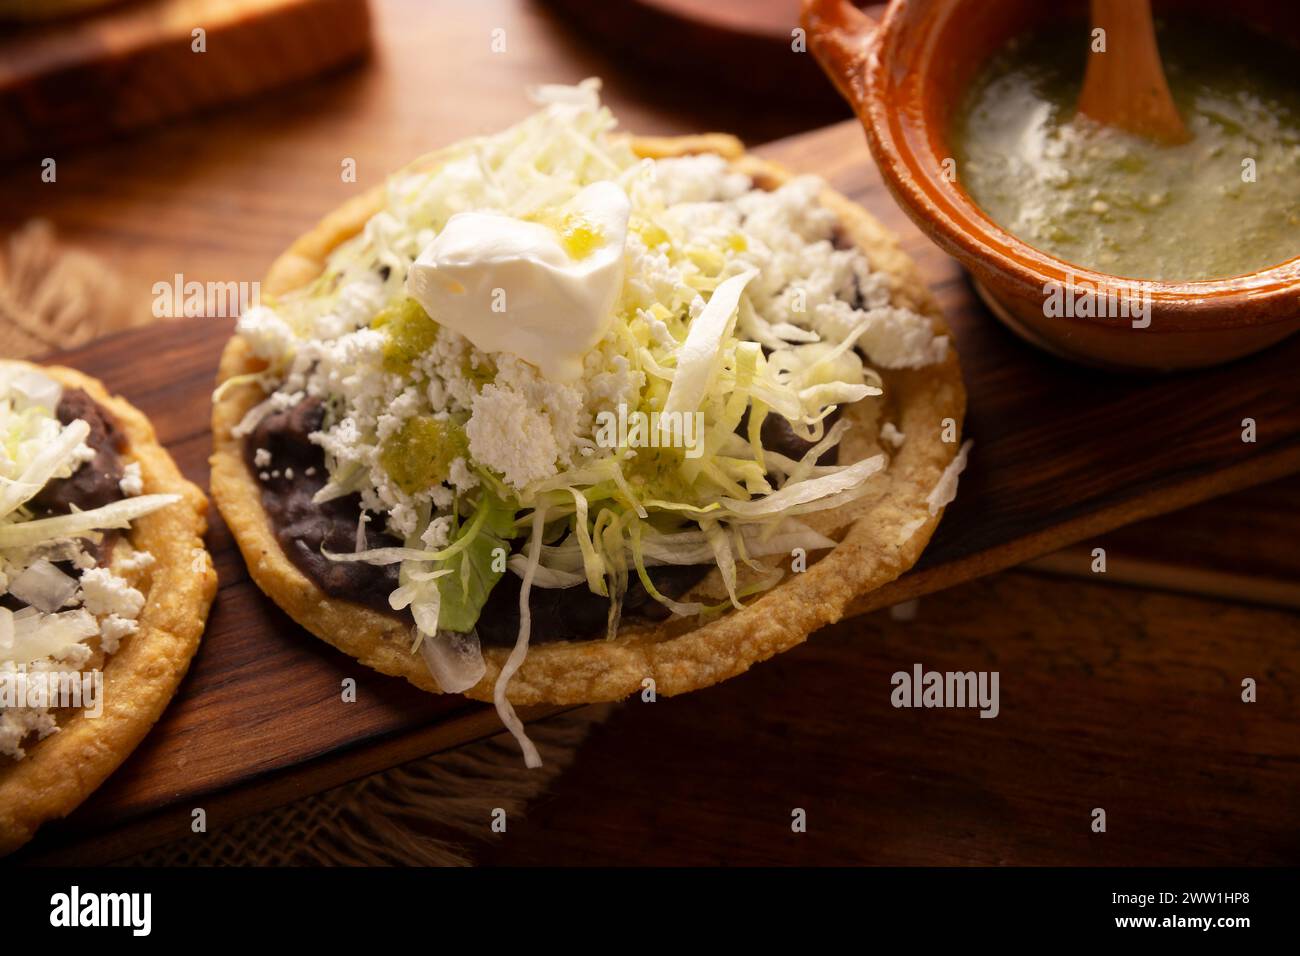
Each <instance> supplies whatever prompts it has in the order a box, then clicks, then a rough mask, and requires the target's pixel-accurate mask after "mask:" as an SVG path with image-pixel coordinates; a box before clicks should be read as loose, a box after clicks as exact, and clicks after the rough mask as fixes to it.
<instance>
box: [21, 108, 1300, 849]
mask: <svg viewBox="0 0 1300 956" xmlns="http://www.w3.org/2000/svg"><path fill="white" fill-rule="evenodd" d="M758 152H760V153H762V154H763V155H766V156H768V157H770V158H772V159H774V160H776V161H778V162H782V163H784V164H786V165H788V166H790V167H792V168H794V169H797V170H802V171H808V172H818V173H820V174H821V175H823V176H825V177H826V178H827V179H829V180H830V181H831V183H832V184H833V185H835V186H836V187H837V188H839V189H841V190H842V191H844V192H846V193H847V194H848V195H850V196H851V197H853V198H854V199H856V200H858V201H859V202H861V203H862V204H863V205H865V206H866V207H867V208H868V209H869V210H871V211H872V212H873V213H874V214H875V215H876V216H878V217H879V218H880V219H881V220H883V221H884V222H885V223H886V224H887V225H889V226H890V227H891V228H893V229H895V230H896V231H897V232H898V233H899V234H900V235H901V237H902V240H903V244H904V247H905V248H906V249H907V251H908V252H909V253H910V254H911V255H912V256H913V257H914V258H915V259H916V260H917V262H918V263H919V265H920V267H921V269H922V272H923V274H924V276H925V278H926V280H927V281H928V282H929V283H930V284H931V285H932V287H933V288H934V289H935V291H936V293H937V294H938V296H939V298H940V301H941V303H942V305H943V307H944V310H945V312H946V314H947V316H948V320H949V322H950V324H951V325H952V327H953V330H954V334H955V338H956V345H957V349H958V351H959V353H960V354H961V357H962V363H963V367H964V370H965V377H966V384H967V388H968V390H969V393H970V410H969V414H968V417H967V422H966V431H967V434H968V436H969V437H971V438H973V439H974V441H975V447H974V450H973V452H972V455H971V463H970V467H969V469H968V470H967V472H966V474H965V476H964V477H963V478H962V481H961V491H960V494H959V496H958V499H957V501H956V503H955V504H954V505H952V506H951V507H950V508H949V510H948V513H947V514H946V515H945V517H944V520H943V523H942V525H941V526H940V529H939V531H938V533H937V534H936V536H935V538H934V540H933V542H932V543H931V545H930V548H929V549H928V550H927V551H926V553H925V555H924V556H923V558H922V560H921V563H920V564H919V565H918V567H917V568H916V569H915V570H914V571H913V572H912V573H910V574H908V575H906V576H905V577H904V578H902V579H900V580H899V581H898V582H896V583H895V584H893V585H890V586H889V587H887V588H884V589H882V590H881V591H880V592H877V593H876V594H873V595H870V596H868V597H866V598H864V599H863V600H861V601H860V602H859V603H858V605H857V606H856V608H855V610H856V611H865V610H868V609H871V608H875V607H881V606H885V605H888V604H892V603H896V602H898V601H902V600H906V599H908V598H911V597H915V596H918V595H921V594H925V593H929V592H932V591H935V590H939V589H941V588H945V587H948V586H950V585H952V584H954V583H957V582H959V581H963V580H968V579H971V578H974V577H977V576H980V575H983V574H988V573H990V572H992V571H995V570H999V569H1002V568H1005V567H1008V566H1010V565H1012V564H1016V563H1019V562H1021V561H1025V560H1028V559H1030V558H1033V557H1036V556H1039V555H1042V554H1046V553H1048V552H1053V551H1057V550H1058V549H1061V548H1063V547H1065V546H1067V545H1070V544H1075V543H1079V542H1084V543H1087V542H1088V541H1089V540H1090V539H1092V538H1094V537H1095V536H1097V535H1100V534H1101V533H1102V532H1104V531H1106V530H1108V529H1112V528H1116V527H1119V526H1121V525H1124V524H1127V523H1129V522H1132V521H1135V520H1137V519H1139V518H1143V517H1147V516H1150V515H1154V514H1159V513H1162V512H1165V511H1169V510H1173V509H1175V508H1180V507H1183V506H1186V505H1189V504H1192V503H1194V502H1197V501H1200V500H1204V499H1206V498H1209V497H1212V496H1214V495H1218V494H1222V493H1225V492H1228V491H1232V490H1236V489H1239V488H1243V487H1246V486H1249V485H1252V484H1254V483H1258V482H1264V481H1267V480H1270V479H1273V478H1276V477H1279V476H1281V475H1284V474H1289V473H1292V472H1296V471H1300V376H1297V375H1296V374H1295V369H1296V367H1297V366H1298V365H1300V337H1297V338H1294V339H1292V340H1290V341H1289V342H1285V343H1283V344H1282V345H1280V346H1278V347H1277V348H1275V349H1273V350H1272V351H1270V352H1268V353H1265V354H1263V355H1259V356H1256V357H1254V358H1251V359H1247V360H1243V361H1239V362H1236V363H1234V364H1232V365H1229V366H1225V367H1223V368H1219V369H1211V370H1207V371H1201V372H1195V373H1184V374H1179V375H1172V376H1165V377H1150V378H1137V377H1124V376H1119V375H1114V374H1108V373H1101V372H1096V371H1091V370H1086V369H1081V368H1076V367H1075V366H1072V365H1069V364H1067V363H1065V362H1062V361H1060V360H1058V359H1055V358H1052V357H1050V356H1047V355H1045V354H1043V353H1042V352H1039V351H1037V350H1036V349H1034V348H1032V347H1030V346H1028V345H1025V344H1023V343H1022V342H1020V341H1019V340H1018V339H1016V338H1015V337H1013V336H1012V335H1011V334H1010V333H1008V332H1007V331H1005V330H1004V329H1003V328H1002V327H1001V326H1000V325H998V324H997V323H996V321H995V320H994V319H993V318H992V317H991V316H990V315H989V314H988V312H987V311H986V310H985V309H984V307H983V306H982V305H980V304H979V302H978V301H977V299H976V298H975V296H974V293H973V291H972V289H971V287H970V285H969V283H968V282H967V280H966V278H965V277H964V275H963V274H962V273H961V272H960V270H959V269H958V268H957V266H956V264H955V263H954V262H953V261H952V260H950V259H949V258H948V257H947V256H945V255H943V254H942V253H941V252H939V251H938V250H937V249H936V248H934V247H933V246H931V245H930V244H929V243H928V242H927V241H926V240H925V239H924V238H923V237H922V236H921V235H920V233H919V232H918V231H917V230H916V229H915V228H914V227H913V226H912V225H911V223H910V222H909V221H908V220H907V219H906V217H905V216H904V215H903V214H902V213H901V212H900V211H899V210H898V208H897V207H896V206H895V205H894V203H893V202H892V200H891V199H890V198H889V196H888V195H887V193H886V192H885V189H884V186H883V185H882V183H881V181H880V179H879V176H878V174H877V173H876V171H875V169H874V167H872V165H871V164H870V161H869V159H868V157H867V153H866V150H865V147H864V145H863V143H862V135H861V130H860V129H859V128H858V127H857V126H856V125H855V124H853V123H844V124H839V125H837V126H833V127H829V128H827V129H824V130H821V131H818V132H815V133H810V134H807V135H804V136H799V137H795V138H792V139H788V140H783V141H781V142H778V143H774V144H771V145H770V146H768V147H765V148H763V149H760V150H758ZM401 159H402V158H401V157H394V165H397V164H398V163H399V162H400V161H401ZM326 211H327V210H324V209H322V210H321V212H322V213H324V212H326ZM231 326H232V323H231V321H230V320H208V319H190V320H183V321H175V322H169V323H164V324H160V325H156V326H152V327H149V328H146V329H141V330H136V331H132V332H126V333H122V334H119V335H117V336H114V337H111V338H108V339H103V340H100V341H99V342H96V343H94V344H91V345H89V346H87V347H84V348H81V349H78V350H76V351H73V352H69V353H66V354H64V355H61V356H55V357H54V358H55V359H56V360H58V361H62V362H65V363H67V364H69V365H73V366H75V367H77V368H80V369H83V370H85V371H87V372H89V373H91V374H93V375H97V376H99V377H100V378H102V379H103V380H104V381H105V382H106V383H107V384H108V386H109V388H110V389H112V390H115V391H119V392H121V393H122V394H123V395H125V396H126V397H127V398H128V399H129V400H131V401H132V402H134V403H135V404H136V405H138V406H139V407H140V408H142V409H143V410H144V411H145V412H146V413H147V414H149V415H150V416H151V417H152V418H153V421H154V423H155V426H156V428H157V430H158V433H159V436H160V437H161V439H162V441H163V442H164V444H166V445H167V446H168V447H169V448H170V449H171V451H172V453H173V454H174V455H175V456H176V458H177V460H178V461H179V463H180V465H181V467H182V469H183V470H184V472H185V473H186V474H187V475H188V476H189V477H190V478H192V479H193V480H195V481H197V482H198V483H199V484H200V485H206V481H207V455H208V450H209V434H208V407H209V404H208V403H209V396H210V392H211V389H212V385H213V376H214V373H215V369H216V363H217V356H218V354H219V353H220V350H221V347H222V345H223V343H224V342H225V340H226V338H227V337H228V336H229V334H230V331H231ZM1143 334H1158V330H1157V331H1153V332H1151V333H1143ZM1135 347H1140V342H1139V341H1137V340H1136V338H1135ZM1247 417H1249V418H1253V419H1254V420H1255V422H1256V428H1257V436H1258V437H1257V441H1256V442H1254V443H1251V444H1246V443H1243V442H1242V440H1241V431H1242V426H1241V422H1242V420H1243V419H1244V418H1247ZM211 517H212V526H213V527H212V531H211V533H210V535H209V543H210V547H211V549H212V550H213V552H214V554H215V557H216V563H217V570H218V573H219V574H220V576H221V589H220V592H219V595H218V598H217V602H216V604H215V606H214V608H213V613H212V617H211V620H210V623H209V627H208V631H207V635H206V637H205V639H204V643H203V647H202V648H201V650H200V651H199V654H198V656H197V657H196V658H195V661H194V665H193V667H192V669H191V672H190V675H189V676H188V677H187V679H186V681H185V683H184V685H183V686H182V688H181V691H180V693H179V694H178V695H177V697H176V699H175V700H174V701H173V702H172V705H171V707H170V708H169V710H168V711H167V713H166V714H165V715H164V716H163V718H162V720H161V721H160V722H159V724H158V726H157V727H156V728H155V729H154V731H153V733H152V734H151V735H150V736H149V738H148V739H147V740H146V741H145V742H144V744H143V745H142V746H141V747H140V749H139V750H138V751H137V752H136V754H135V755H133V756H132V758H131V759H130V760H129V761H128V762H127V763H126V764H125V765H124V766H123V767H122V768H121V769H120V770H119V771H118V773H117V774H116V775H114V777H113V778H112V779H111V780H110V781H109V782H108V783H107V784H106V785H105V786H104V787H103V788H102V789H101V790H100V791H99V792H98V793H97V794H95V795H94V796H92V797H91V798H90V800H89V801H87V803H86V804H85V805H84V806H83V807H82V809H81V810H80V811H78V812H77V813H76V814H74V815H73V817H71V818H70V819H69V820H67V821H64V822H63V823H61V824H58V825H52V826H50V827H48V828H47V830H46V832H43V833H42V834H41V835H40V836H38V838H37V840H36V841H35V842H34V844H33V845H32V846H31V847H29V849H28V850H27V851H26V852H25V854H24V857H25V858H28V859H33V858H36V859H42V860H46V861H49V860H62V861H78V862H82V861H90V860H102V859H109V858H113V857H116V856H121V855H125V854H126V853H128V852H131V851H133V850H138V849H143V848H145V847H147V846H149V845H153V844H156V843H159V842H163V841H166V840H169V839H173V838H176V837H179V836H183V835H185V834H187V833H188V832H189V821H190V813H191V811H192V809H193V808H196V807H203V808H204V809H205V810H206V811H207V814H208V826H209V829H215V828H216V827H219V826H220V825H221V824H222V823H224V822H228V821H229V820H232V819H235V818H237V817H239V816H243V815H246V814H248V813H252V812H256V811H258V810H260V809H264V808H266V807H269V806H273V805H276V804H279V803H283V802H286V801H288V800H290V799H292V798H294V797H297V796H301V795H303V794H306V793H310V792H315V791H319V790H322V789H325V788H327V787H330V786H334V785H336V784H339V783H342V782H345V781H347V780H350V779H355V778H356V777H359V776H362V775H365V774H368V773H371V772H374V771H376V770H379V769H382V768H384V767H388V766H393V765H395V764H397V763H400V762H403V761H405V760H408V759H412V758H414V757H416V756H419V755H422V754H427V753H432V752H436V751H438V750H441V749H444V748H448V747H452V746H455V745H457V744H460V743H463V742H466V741H469V740H472V739H476V738H478V737H480V736H483V735H485V734H489V733H493V732H495V731H496V730H498V729H499V727H498V725H497V723H496V717H495V714H494V713H493V711H492V710H491V709H490V708H487V707H485V706H483V705H479V704H473V703H469V702H467V701H464V700H463V699H461V698H459V697H449V698H439V697H432V696H429V695H425V694H422V693H420V692H418V691H416V690H414V689H413V688H410V687H408V686H407V685H406V684H404V683H403V682H401V681H398V680H394V679H390V678H385V677H381V676H379V675H377V674H374V673H372V672H370V671H369V670H367V669H365V668H362V667H359V666H358V665H356V664H355V662H353V661H352V660H351V659H350V658H347V657H344V656H343V655H341V654H339V653H337V652H335V651H333V650H332V649H331V648H329V647H327V646H326V645H324V644H323V643H322V642H320V641H318V640H316V639H315V638H312V637H311V636H310V635H308V634H306V633H305V632H304V631H302V630H301V629H300V628H298V627H297V626H296V625H294V624H293V623H292V622H291V621H290V620H289V619H288V618H287V617H285V616H284V615H283V614H282V613H280V612H279V611H278V610H277V609H276V608H275V607H274V606H273V605H272V604H271V603H270V602H269V601H268V600H266V599H265V598H264V597H263V596H262V595H261V593H260V592H259V591H258V590H257V589H256V588H255V587H254V586H253V585H252V583H251V582H250V580H249V578H248V576H247V572H246V571H245V569H244V565H243V562H242V560H241V559H240V557H239V554H238V552H237V550H236V549H235V547H234V544H233V542H232V540H231V538H230V536H229V533H228V532H227V531H226V529H225V527H224V526H223V525H222V523H221V521H220V517H219V516H218V515H217V514H216V513H215V510H214V512H213V514H212V516H211ZM1079 560H1080V561H1087V560H1090V556H1089V554H1088V552H1087V551H1086V550H1084V551H1083V552H1081V553H1080V556H1079ZM845 626H848V625H840V626H839V630H841V631H842V630H843V628H844V627H845ZM816 639H817V638H816V636H814V637H813V640H816ZM759 666H760V667H762V668H780V667H781V666H782V660H781V659H780V658H777V659H776V660H774V661H769V662H767V663H764V664H761V665H759ZM346 677H353V678H355V679H356V681H357V685H358V691H359V693H358V700H357V702H356V703H353V704H343V703H341V701H340V690H339V689H340V683H341V681H342V680H343V679H344V678H346ZM705 693H708V692H707V691H706V692H705ZM532 716H533V717H536V716H538V714H537V713H536V712H534V713H533V714H532Z"/></svg>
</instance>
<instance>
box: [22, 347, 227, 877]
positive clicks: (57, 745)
mask: <svg viewBox="0 0 1300 956" xmlns="http://www.w3.org/2000/svg"><path fill="white" fill-rule="evenodd" d="M24 364H26V363H24ZM32 367H33V368H36V369H38V370H39V371H41V372H44V373H45V374H47V375H49V376H50V377H51V378H54V379H57V380H58V381H59V382H61V383H63V385H64V386H66V387H68V388H82V389H85V391H86V392H87V393H88V394H89V395H90V397H91V398H93V399H94V400H95V401H96V402H97V403H98V404H99V405H100V407H102V408H104V409H107V410H108V411H109V412H110V413H111V414H112V415H113V416H114V417H115V418H116V419H117V422H118V424H119V425H120V426H121V428H122V432H123V433H124V434H125V435H126V440H127V444H126V449H125V451H124V452H123V453H122V457H123V458H124V459H126V460H128V461H137V462H139V463H140V473H141V476H142V477H143V478H144V491H145V493H146V494H178V495H180V496H181V500H180V501H177V502H176V503H175V504H173V505H170V506H168V507H166V508H162V509H160V510H158V511H155V512H153V513H152V514H148V515H145V516H144V517H143V518H137V519H136V520H135V521H133V522H132V523H131V531H130V535H129V537H128V539H127V540H128V541H129V543H130V544H131V546H132V547H133V548H136V549H138V550H141V551H149V552H151V553H152V554H153V556H154V559H155V560H154V563H153V565H152V566H151V567H149V568H147V569H145V570H144V571H142V572H141V573H140V575H139V576H138V577H134V576H133V580H132V583H133V585H134V586H135V587H137V588H139V589H140V591H141V592H143V593H144V595H145V598H146V601H145V606H144V609H143V610H141V612H140V616H139V618H138V621H139V625H140V626H139V629H138V630H137V631H136V633H134V634H131V635H129V636H127V637H124V638H123V639H122V643H121V646H120V647H119V648H118V650H117V652H116V653H115V654H113V655H111V656H110V657H109V658H108V660H107V663H105V664H104V665H103V673H104V692H103V706H104V712H103V713H102V714H101V715H100V716H99V717H98V718H95V719H91V718H90V717H87V716H86V715H85V714H84V713H82V712H80V711H78V712H75V713H70V714H69V713H64V712H59V716H58V724H59V730H58V732H57V733H54V734H51V735H50V736H49V737H46V738H45V739H44V740H41V741H38V742H37V743H34V744H31V745H28V746H27V747H26V748H25V749H26V751H27V756H26V757H24V758H23V759H22V760H12V759H10V758H8V757H0V856H2V855H4V854H6V853H10V852H12V851H13V850H15V849H17V848H18V847H20V846H22V845H23V844H24V843H26V842H27V841H28V840H30V839H31V837H32V835H33V834H34V833H35V832H36V829H37V827H39V826H40V825H41V824H42V823H44V822H45V821H46V820H53V819H57V818H59V817H64V816H67V815H68V814H69V813H71V812H72V811H73V810H74V809H75V808H76V807H77V806H78V805H80V803H81V802H82V801H83V800H85V799H86V797H88V796H89V795H90V794H91V792H93V791H94V790H95V789H96V788H97V787H99V785H100V784H101V783H103V782H104V780H105V779H106V778H107V777H108V775H109V774H111V773H112V772H113V771H114V770H116V769H117V767H118V766H119V765H120V764H121V763H122V762H123V761H124V760H125V759H126V758H127V757H128V756H129V755H130V754H131V751H133V750H134V749H135V748H136V745H137V744H139V743H140V741H141V740H143V739H144V737H145V734H147V733H148V732H149V729H150V728H151V727H153V725H154V723H155V722H156V721H157V720H158V718H159V717H160V716H161V715H162V712H163V710H164V709H165V708H166V706H167V703H168V701H170V700H171V698H172V695H173V694H174V693H175V692H176V688H177V686H178V685H179V684H180V682H181V678H182V677H184V676H185V671H186V669H187V668H188V667H189V664H190V659H191V658H192V657H193V656H194V652H195V651H196V650H198V647H199V637H200V636H201V635H202V633H203V623H204V621H205V620H206V619H207V616H208V608H209V607H210V606H211V604H212V599H213V597H214V596H215V594H216V591H217V573H216V571H215V570H213V567H212V559H211V557H210V556H209V555H208V552H207V550H206V549H205V548H204V547H203V533H204V531H205V530H206V529H207V518H206V514H207V510H208V500H207V498H206V497H205V496H204V494H203V492H202V491H200V490H199V489H198V488H197V487H196V486H195V485H193V484H191V483H190V482H188V481H186V480H185V479H184V478H182V477H181V473H180V471H179V470H178V469H177V467H176V463H175V462H174V461H172V458H171V455H169V454H168V453H167V452H166V451H165V450H164V449H163V447H162V445H160V444H159V443H158V439H157V437H156V436H155V435H154V430H153V426H152V425H150V424H149V420H148V419H147V418H145V417H144V415H142V414H141V413H140V412H139V411H137V410H136V409H135V408H134V407H133V406H131V405H129V404H128V403H127V402H126V401H125V400H123V399H121V398H115V397H113V396H110V395H109V394H108V392H106V391H105V390H104V387H103V386H102V385H101V384H100V383H99V382H98V381H97V380H95V379H93V378H90V377H88V376H86V375H83V374H81V373H80V372H77V371H74V370H73V369H69V368H62V367H58V366H53V367H44V366H32Z"/></svg>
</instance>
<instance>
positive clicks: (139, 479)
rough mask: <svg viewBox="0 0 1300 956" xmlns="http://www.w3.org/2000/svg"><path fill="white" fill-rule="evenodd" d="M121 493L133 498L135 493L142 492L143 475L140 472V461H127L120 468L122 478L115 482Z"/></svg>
mask: <svg viewBox="0 0 1300 956" xmlns="http://www.w3.org/2000/svg"><path fill="white" fill-rule="evenodd" d="M117 486H118V488H120V489H121V491H122V494H124V495H126V496H127V497H128V498H134V497H135V496H136V495H142V494H144V476H143V475H141V474H140V463H139V462H138V461H131V462H127V463H126V465H124V466H123V468H122V478H121V480H120V481H119V482H118V483H117Z"/></svg>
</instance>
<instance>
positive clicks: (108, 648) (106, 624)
mask: <svg viewBox="0 0 1300 956" xmlns="http://www.w3.org/2000/svg"><path fill="white" fill-rule="evenodd" d="M139 629H140V624H139V622H138V621H135V620H132V619H131V618H127V617H119V616H118V615H116V614H110V615H108V616H107V617H106V618H104V619H103V620H102V621H100V622H99V645H100V647H101V648H102V649H103V651H104V653H105V654H116V653H117V650H118V648H119V647H120V646H121V643H122V638H124V637H126V636H127V635H128V634H134V633H135V632H136V631H138V630H139Z"/></svg>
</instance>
